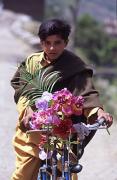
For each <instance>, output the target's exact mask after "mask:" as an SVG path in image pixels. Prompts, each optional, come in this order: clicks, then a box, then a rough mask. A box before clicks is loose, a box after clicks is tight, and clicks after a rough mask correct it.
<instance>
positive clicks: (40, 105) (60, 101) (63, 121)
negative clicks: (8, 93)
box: [22, 67, 84, 160]
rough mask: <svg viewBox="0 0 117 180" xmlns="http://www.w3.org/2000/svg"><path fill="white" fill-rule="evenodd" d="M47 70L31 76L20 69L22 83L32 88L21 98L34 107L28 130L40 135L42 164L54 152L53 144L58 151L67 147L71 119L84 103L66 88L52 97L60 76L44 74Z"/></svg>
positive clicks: (71, 124) (80, 111)
mask: <svg viewBox="0 0 117 180" xmlns="http://www.w3.org/2000/svg"><path fill="white" fill-rule="evenodd" d="M47 70H48V69H46V70H44V71H43V72H41V70H40V71H37V73H35V74H33V75H32V74H31V73H29V72H27V71H26V70H25V68H24V67H23V69H22V72H23V73H22V74H23V75H22V79H23V80H25V82H28V84H29V83H30V84H32V85H33V87H32V88H31V89H30V91H29V90H26V91H24V92H23V95H25V96H26V97H27V99H28V100H29V105H32V104H33V105H34V106H35V111H34V113H33V115H32V118H31V120H30V122H29V123H30V129H31V130H40V132H42V134H41V139H40V142H39V149H40V153H39V157H40V159H42V160H44V159H46V158H47V155H48V152H51V151H52V150H53V148H54V144H55V142H56V146H57V147H58V148H60V146H61V145H62V144H64V143H68V141H69V137H70V135H71V133H73V132H75V129H74V126H73V123H72V119H71V116H72V115H81V114H82V109H83V102H84V99H83V97H82V96H74V95H73V94H72V93H71V92H70V91H69V90H68V89H67V88H64V89H61V90H60V91H55V92H53V93H52V90H53V86H54V84H55V83H56V82H57V81H59V79H60V76H59V75H60V73H59V72H55V71H54V72H51V73H47ZM46 73H47V75H46ZM72 143H73V142H72ZM45 151H46V152H45Z"/></svg>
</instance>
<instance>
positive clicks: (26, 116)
mask: <svg viewBox="0 0 117 180" xmlns="http://www.w3.org/2000/svg"><path fill="white" fill-rule="evenodd" d="M32 114H33V110H32V109H31V107H28V108H27V109H26V112H25V114H24V117H23V119H22V120H23V123H24V126H25V127H26V128H27V129H30V126H29V121H30V119H31V117H32Z"/></svg>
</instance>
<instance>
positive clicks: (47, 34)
mask: <svg viewBox="0 0 117 180" xmlns="http://www.w3.org/2000/svg"><path fill="white" fill-rule="evenodd" d="M70 31H71V27H70V25H69V24H67V23H66V22H65V21H62V20H59V19H52V20H47V21H45V22H43V23H42V24H41V26H40V28H39V33H38V35H39V38H40V41H41V45H42V51H40V52H38V53H34V54H32V55H31V56H29V57H28V58H27V59H26V61H25V62H23V64H25V66H26V69H27V70H29V66H30V65H31V64H32V63H33V64H37V63H38V64H39V68H40V69H41V68H47V67H51V71H55V70H56V71H59V72H61V75H62V79H61V80H60V81H59V82H58V83H56V84H55V87H54V91H56V90H60V89H62V88H64V87H67V88H68V89H69V90H70V91H71V93H73V94H74V95H77V96H78V95H82V96H83V97H84V100H85V101H84V112H83V116H84V119H87V121H88V122H89V123H91V122H92V121H93V122H94V121H95V120H96V119H97V118H101V117H104V118H105V119H106V121H107V124H108V126H110V125H111V124H112V116H111V115H110V114H109V113H106V112H104V110H103V108H102V105H101V104H100V101H99V93H98V92H97V90H96V89H95V88H94V85H93V83H92V76H93V71H92V69H91V68H90V67H88V66H87V65H86V64H85V63H84V62H83V61H82V60H81V59H80V58H79V57H78V56H76V55H75V54H73V53H72V52H70V51H68V50H66V49H65V48H66V46H67V44H68V41H69V39H68V38H69V34H70ZM20 75H21V71H20V67H19V68H18V70H17V72H16V74H15V75H14V77H13V79H12V80H11V85H12V86H13V88H14V89H15V95H14V99H15V102H16V104H17V108H18V111H19V120H18V125H17V128H16V134H15V137H14V140H13V145H14V148H15V152H16V170H15V172H14V173H13V176H12V180H36V179H37V174H38V169H39V165H40V160H39V158H38V154H39V149H38V143H39V138H40V135H39V134H38V133H33V134H31V135H30V136H28V137H27V136H26V130H27V129H28V128H29V120H30V117H31V115H32V113H33V107H27V102H26V97H23V96H22V95H21V94H22V92H23V91H24V90H25V89H29V90H30V88H31V87H30V85H28V84H24V83H22V82H21V81H20ZM76 119H77V117H75V118H74V119H73V121H75V120H76ZM93 135H94V133H92V134H90V136H89V137H87V139H86V141H85V142H84V146H86V144H87V143H88V142H89V141H90V139H91V138H92V137H93ZM73 179H74V180H75V179H77V177H75V176H74V177H73Z"/></svg>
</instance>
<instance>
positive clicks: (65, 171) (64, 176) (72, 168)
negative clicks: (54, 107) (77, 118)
mask: <svg viewBox="0 0 117 180" xmlns="http://www.w3.org/2000/svg"><path fill="white" fill-rule="evenodd" d="M85 127H87V128H88V129H89V131H91V130H97V129H102V128H103V129H107V126H106V124H105V120H104V119H100V120H98V121H97V122H96V123H95V124H93V125H85ZM29 132H30V131H29ZM47 134H48V133H47ZM82 142H83V141H82V140H81V141H80V143H79V144H78V145H77V148H79V147H80V146H82ZM78 151H79V150H78ZM78 151H77V152H78ZM69 152H70V136H69V143H68V144H64V146H63V148H62V153H61V169H62V172H61V177H60V178H59V179H61V180H71V174H72V173H79V172H80V171H81V170H82V165H80V164H79V159H77V164H73V165H72V164H70V158H69ZM58 153H59V152H58V150H57V147H56V141H55V142H54V149H53V153H52V156H51V165H49V164H48V159H47V158H46V160H45V161H42V165H41V167H40V168H39V174H38V178H37V180H51V179H52V180H57V177H58V171H59V170H58V168H57V163H58V159H57V154H58ZM50 174H51V175H50Z"/></svg>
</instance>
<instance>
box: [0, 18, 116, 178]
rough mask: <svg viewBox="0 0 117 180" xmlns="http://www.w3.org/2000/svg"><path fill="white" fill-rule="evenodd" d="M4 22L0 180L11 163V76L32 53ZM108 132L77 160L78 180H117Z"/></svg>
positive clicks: (9, 170) (1, 38)
mask: <svg viewBox="0 0 117 180" xmlns="http://www.w3.org/2000/svg"><path fill="white" fill-rule="evenodd" d="M2 18H3V17H2ZM0 20H1V17H0ZM8 20H9V19H8V18H7V21H3V19H2V23H1V22H0V26H1V24H2V26H1V27H0V55H1V58H0V123H1V124H0V140H1V143H0V180H10V176H11V173H12V171H13V169H14V162H15V156H14V152H13V148H12V144H11V141H12V136H13V134H14V133H15V125H16V119H17V112H16V107H15V104H14V101H13V89H12V88H11V87H10V79H11V77H12V75H13V74H14V72H15V69H16V66H17V63H16V61H20V60H21V59H22V58H24V57H25V56H26V55H28V53H29V52H31V51H32V50H31V49H30V47H29V46H28V45H26V44H24V43H23V42H22V41H20V40H19V39H16V37H15V36H13V35H12V33H11V32H10V24H9V22H8ZM10 23H11V21H10ZM110 132H111V135H110V136H109V135H108V134H107V133H106V131H99V132H98V133H97V135H96V136H95V137H94V139H93V140H92V142H91V143H90V144H89V145H88V147H87V148H86V149H85V154H84V156H83V158H82V159H81V160H80V163H81V164H82V165H83V170H82V172H81V173H80V174H79V180H104V179H106V180H117V143H116V138H117V125H113V127H112V128H110Z"/></svg>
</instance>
